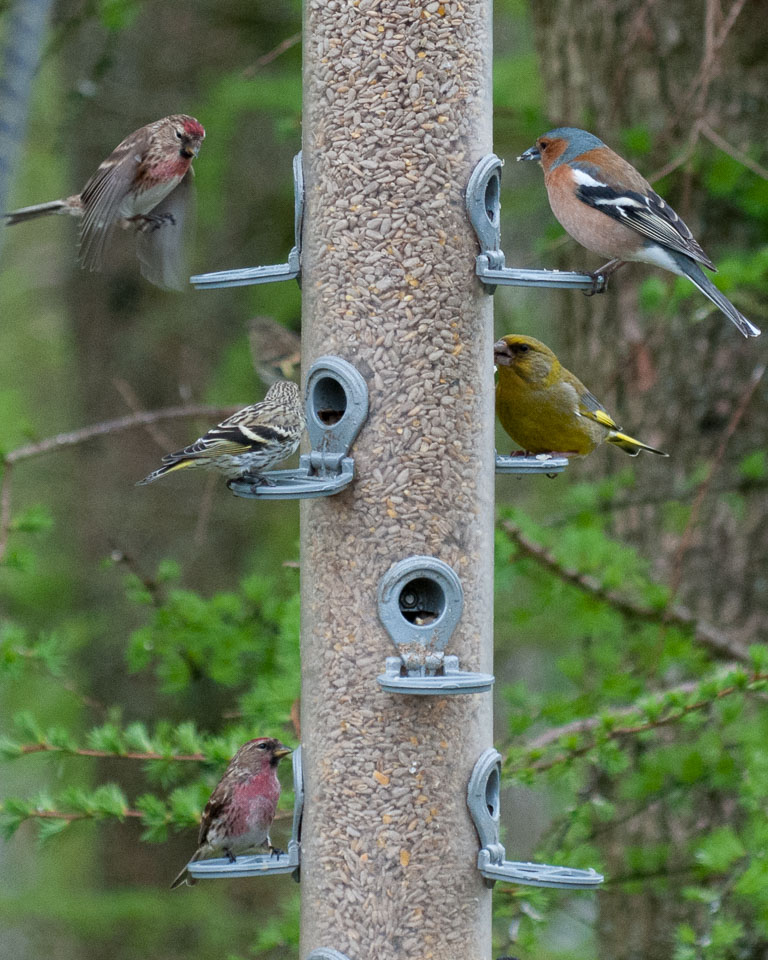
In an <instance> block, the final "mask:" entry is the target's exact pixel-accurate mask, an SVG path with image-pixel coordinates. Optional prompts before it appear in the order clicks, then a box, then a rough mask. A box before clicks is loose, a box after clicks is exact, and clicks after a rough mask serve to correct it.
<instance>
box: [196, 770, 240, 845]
mask: <svg viewBox="0 0 768 960" xmlns="http://www.w3.org/2000/svg"><path fill="white" fill-rule="evenodd" d="M231 799H232V798H231V797H230V788H229V787H228V786H226V785H225V784H224V783H223V782H222V781H221V780H220V781H219V782H218V783H217V784H216V787H215V789H214V791H213V793H212V794H211V796H210V798H209V800H208V803H206V805H205V809H204V810H203V815H202V817H201V818H200V832H199V833H198V835H197V845H198V847H200V846H202V845H203V844H204V843H205V842H206V840H207V837H208V830H209V828H210V826H211V824H212V823H215V822H216V821H217V820H218V819H219V818H220V816H221V814H222V812H223V811H224V810H225V809H226V807H227V806H228V805H229V802H230V800H231Z"/></svg>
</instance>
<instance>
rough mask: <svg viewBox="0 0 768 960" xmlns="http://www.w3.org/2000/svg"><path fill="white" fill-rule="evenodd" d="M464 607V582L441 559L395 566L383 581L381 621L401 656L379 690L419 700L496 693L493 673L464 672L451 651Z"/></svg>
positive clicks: (389, 664)
mask: <svg viewBox="0 0 768 960" xmlns="http://www.w3.org/2000/svg"><path fill="white" fill-rule="evenodd" d="M463 606H464V591H463V590H462V588H461V580H459V578H458V576H457V575H456V572H455V571H454V570H453V569H452V568H451V567H449V566H448V564H447V563H445V562H444V561H442V560H438V559H437V557H426V556H416V557H408V558H407V559H405V560H401V561H400V562H399V563H396V564H394V565H393V566H392V567H390V569H389V570H388V571H387V572H386V573H385V574H384V576H383V577H382V578H381V581H380V582H379V619H380V620H381V623H382V625H383V626H384V628H385V629H386V631H387V633H388V634H389V635H390V637H391V638H392V642H393V643H394V645H395V647H396V648H397V652H398V656H396V657H387V660H386V663H385V670H386V673H383V674H381V675H380V676H378V677H377V678H376V679H377V682H378V684H379V686H380V687H381V688H382V689H383V690H386V692H387V693H409V694H416V695H417V696H445V695H446V694H448V695H450V694H456V693H485V692H487V691H488V690H490V689H491V687H492V686H493V676H492V675H491V674H487V673H469V672H465V671H462V670H460V669H459V659H458V657H457V656H455V655H453V654H447V653H446V652H445V648H446V644H447V643H448V641H449V640H450V638H451V634H452V633H453V630H454V628H455V627H456V624H457V623H458V622H459V620H460V619H461V611H462V609H463Z"/></svg>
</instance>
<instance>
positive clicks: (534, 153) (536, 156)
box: [517, 145, 541, 160]
mask: <svg viewBox="0 0 768 960" xmlns="http://www.w3.org/2000/svg"><path fill="white" fill-rule="evenodd" d="M517 159H518V160H541V154H540V153H539V148H538V147H537V146H535V145H534V146H532V147H528V149H527V150H526V151H525V152H524V153H521V154H520V156H519V157H518V158H517Z"/></svg>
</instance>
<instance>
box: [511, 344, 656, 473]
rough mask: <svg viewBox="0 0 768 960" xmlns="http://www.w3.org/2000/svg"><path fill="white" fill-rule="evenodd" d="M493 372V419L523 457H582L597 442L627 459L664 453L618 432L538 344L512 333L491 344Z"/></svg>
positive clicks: (586, 392) (584, 390)
mask: <svg viewBox="0 0 768 960" xmlns="http://www.w3.org/2000/svg"><path fill="white" fill-rule="evenodd" d="M493 359H494V362H495V364H496V367H497V368H498V375H499V379H498V382H497V384H496V416H497V417H498V418H499V422H500V423H501V425H502V427H503V428H504V430H505V431H506V432H507V433H508V434H509V436H510V437H511V438H512V439H513V440H514V441H515V443H516V444H518V446H520V447H522V448H523V450H524V451H526V452H527V453H534V454H535V453H554V452H557V453H563V454H575V455H577V456H585V455H586V454H588V453H592V451H593V450H594V449H595V447H597V446H599V445H600V444H601V443H603V441H605V442H606V443H612V444H614V445H615V446H617V447H620V448H621V449H622V450H623V451H624V452H625V453H628V454H629V455H630V456H631V457H636V456H637V455H638V453H640V451H641V450H648V451H649V452H650V453H657V454H659V456H661V457H666V456H668V454H666V453H663V452H662V451H661V450H656V449H655V448H654V447H649V446H648V444H647V443H641V442H640V441H639V440H635V439H634V437H630V436H627V434H626V433H622V432H621V428H620V427H619V426H617V424H616V423H615V422H614V420H613V418H612V417H611V415H610V414H609V413H608V412H607V411H606V410H605V409H604V408H603V405H602V404H601V403H600V402H599V401H598V400H597V398H596V397H594V396H592V394H591V393H590V392H589V390H587V388H586V387H585V386H584V384H583V383H582V382H581V380H579V379H578V377H575V376H574V375H573V374H572V373H571V372H570V371H569V370H566V369H565V367H564V366H563V365H562V364H561V363H560V361H559V360H558V359H557V357H556V356H555V355H554V353H553V352H552V351H551V350H550V349H549V347H547V346H546V345H545V344H543V343H542V342H541V341H540V340H535V339H534V338H533V337H524V336H521V335H519V334H516V333H513V334H510V335H509V336H507V337H502V338H501V340H497V341H496V343H494V345H493Z"/></svg>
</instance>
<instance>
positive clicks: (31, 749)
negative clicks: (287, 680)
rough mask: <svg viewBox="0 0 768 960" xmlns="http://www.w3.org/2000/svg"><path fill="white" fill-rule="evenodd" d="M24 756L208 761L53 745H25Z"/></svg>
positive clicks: (192, 756) (185, 755)
mask: <svg viewBox="0 0 768 960" xmlns="http://www.w3.org/2000/svg"><path fill="white" fill-rule="evenodd" d="M19 751H20V752H21V753H23V754H28V753H66V754H68V755H70V756H73V757H109V758H114V759H118V760H142V761H145V760H174V761H176V760H178V761H188V762H191V763H201V762H202V761H204V760H205V759H206V756H205V754H204V753H153V752H151V751H142V750H126V751H125V752H123V753H118V752H116V751H115V750H93V749H91V748H90V747H71V748H70V747H58V746H56V745H55V744H52V743H25V744H22V746H20V747H19Z"/></svg>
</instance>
